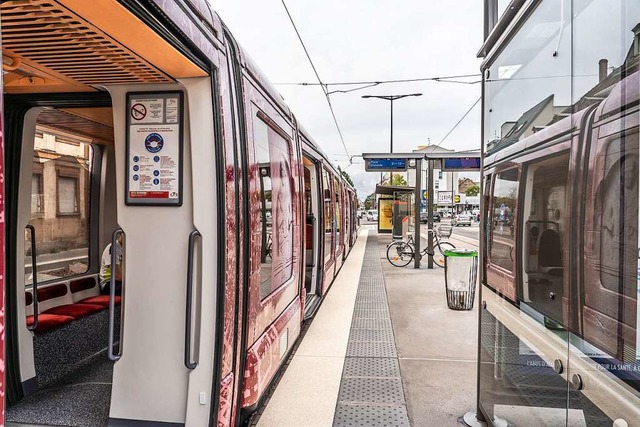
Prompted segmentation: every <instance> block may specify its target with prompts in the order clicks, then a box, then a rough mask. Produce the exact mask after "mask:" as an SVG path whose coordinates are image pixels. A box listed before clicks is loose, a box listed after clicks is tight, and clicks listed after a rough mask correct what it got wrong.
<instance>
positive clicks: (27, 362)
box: [7, 107, 46, 384]
mask: <svg viewBox="0 0 640 427" xmlns="http://www.w3.org/2000/svg"><path fill="white" fill-rule="evenodd" d="M45 110H46V108H42V107H34V108H32V109H30V110H29V111H28V112H27V114H25V117H24V121H23V123H22V145H21V148H20V149H21V153H20V175H19V184H18V206H17V222H18V226H17V228H16V233H17V236H16V237H17V238H16V246H15V248H7V251H12V250H13V249H15V254H16V256H15V257H14V262H15V263H16V283H15V285H16V295H17V299H18V301H17V304H16V308H17V312H16V321H17V323H18V325H17V329H18V348H19V349H20V350H19V358H20V381H21V382H22V384H25V382H27V381H28V380H31V379H35V377H36V368H35V360H34V355H33V339H34V335H33V332H30V331H29V330H28V329H27V323H26V316H27V314H33V305H32V306H31V308H30V312H29V313H27V307H26V300H25V297H26V291H25V274H24V254H25V246H26V243H25V228H26V226H27V224H29V223H30V221H31V176H32V174H33V150H34V146H35V136H36V122H37V120H38V116H39V115H40V113H41V112H43V111H45ZM7 208H9V207H7ZM38 231H40V230H36V233H37V232H38Z"/></svg>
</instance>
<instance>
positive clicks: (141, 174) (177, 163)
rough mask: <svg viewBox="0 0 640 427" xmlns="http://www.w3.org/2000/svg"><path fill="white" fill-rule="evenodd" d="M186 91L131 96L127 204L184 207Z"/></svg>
mask: <svg viewBox="0 0 640 427" xmlns="http://www.w3.org/2000/svg"><path fill="white" fill-rule="evenodd" d="M182 110H183V103H182V92H153V93H152V92H149V93H128V94H127V180H126V183H127V188H126V200H125V202H126V204H127V205H155V206H157V205H170V206H180V205H182V146H183V140H182V139H183V138H182V135H183V133H182V126H183V123H182Z"/></svg>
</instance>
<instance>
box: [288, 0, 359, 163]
mask: <svg viewBox="0 0 640 427" xmlns="http://www.w3.org/2000/svg"><path fill="white" fill-rule="evenodd" d="M282 6H284V10H285V11H286V12H287V16H288V17H289V21H291V25H292V26H293V29H294V31H295V32H296V35H297V36H298V40H300V44H301V45H302V49H304V53H305V55H307V59H308V60H309V63H310V64H311V68H312V69H313V72H314V74H315V75H316V78H317V79H318V83H316V84H315V85H319V86H320V87H321V88H322V91H323V92H324V96H325V99H326V100H327V104H329V110H330V111H331V117H333V123H335V125H336V129H337V130H338V135H339V136H340V141H341V142H342V146H343V147H344V152H345V153H347V156H349V150H348V149H347V144H345V142H344V137H343V136H342V131H341V130H340V125H338V119H337V118H336V113H335V111H334V110H333V105H331V99H330V98H329V90H328V88H327V85H326V84H324V83H323V82H322V79H321V78H320V75H319V74H318V70H317V69H316V66H315V65H314V64H313V61H312V60H311V55H309V51H308V50H307V46H306V45H305V44H304V41H303V40H302V37H301V36H300V32H299V31H298V27H296V23H295V22H294V20H293V17H292V16H291V13H289V9H288V8H287V5H286V3H285V2H284V0H282Z"/></svg>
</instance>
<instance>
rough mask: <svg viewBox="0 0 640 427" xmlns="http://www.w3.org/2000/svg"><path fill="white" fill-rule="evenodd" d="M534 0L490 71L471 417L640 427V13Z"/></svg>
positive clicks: (625, 6)
mask: <svg viewBox="0 0 640 427" xmlns="http://www.w3.org/2000/svg"><path fill="white" fill-rule="evenodd" d="M521 3H523V2H521ZM535 3H536V4H535V5H531V4H527V5H524V4H523V5H522V9H521V10H520V11H508V12H505V16H507V19H513V21H512V25H514V27H512V28H517V30H514V32H512V33H511V34H510V35H508V36H505V37H508V38H510V40H509V43H507V44H506V45H502V46H500V47H497V46H496V47H491V48H487V50H486V53H487V55H486V58H487V59H486V60H485V64H483V71H484V72H485V82H484V90H485V96H486V97H487V99H486V101H485V102H486V104H485V109H484V117H485V121H484V124H485V147H484V149H485V157H484V165H483V184H484V197H483V225H482V230H481V243H482V251H483V260H482V261H483V262H482V275H481V276H482V285H483V286H482V291H481V309H480V326H479V352H478V355H479V365H478V366H479V372H478V407H479V412H480V416H481V417H483V418H485V419H486V420H487V421H488V422H489V424H490V425H506V423H509V424H510V425H511V424H513V425H518V426H529V425H530V426H543V425H545V426H560V425H571V426H574V425H584V426H605V425H606V426H611V425H614V426H638V425H640V327H639V326H640V324H639V323H638V322H639V320H640V311H639V310H640V305H639V304H638V297H639V296H640V261H639V260H640V253H639V252H638V250H639V249H638V248H639V246H640V245H639V239H638V235H639V232H640V227H639V224H640V216H639V214H638V212H639V203H640V200H639V191H640V187H639V183H638V179H639V178H638V177H639V171H640V169H639V166H640V157H639V156H640V149H639V137H638V131H639V124H640V123H639V120H640V109H639V105H640V66H639V64H640V24H639V23H640V5H639V4H638V3H637V2H633V1H625V0H616V1H608V2H602V1H598V0H593V1H584V2H573V4H572V5H571V4H569V3H570V2H549V1H543V2H535ZM559 3H562V4H563V5H562V7H564V9H563V10H560V7H561V5H560V4H559ZM512 9H513V8H512ZM556 12H562V13H557V14H556ZM509 14H511V16H509ZM518 14H521V15H518ZM558 17H560V18H558ZM516 22H517V24H516ZM499 25H500V24H498V26H499ZM543 25H546V27H545V28H547V29H548V30H549V32H548V33H547V34H546V35H545V36H540V35H538V36H536V35H535V34H534V32H535V30H534V29H536V28H537V29H538V30H539V29H541V28H542V26H543ZM496 28H497V27H496ZM504 28H506V27H504ZM563 28H565V29H566V31H567V33H565V35H566V34H569V33H571V34H573V38H570V37H569V39H568V40H564V41H563V40H560V39H558V37H561V35H560V36H558V33H559V32H562V31H563ZM498 31H500V30H498ZM531 31H534V32H531ZM587 33H589V34H592V35H593V36H594V37H592V38H588V40H589V41H588V42H585V43H583V40H582V39H581V37H585V35H586V34H587ZM536 37H537V38H536ZM489 43H491V41H489ZM525 43H526V44H527V46H528V49H530V50H529V51H527V52H526V53H523V52H524V51H523V50H522V48H523V46H524V45H525ZM549 46H550V47H552V48H554V47H555V49H556V51H555V53H554V54H553V55H551V54H549V55H545V53H549V52H553V50H551V51H549V50H548V49H546V47H549ZM485 48H486V46H485ZM491 52H495V54H492V53H491ZM527 55H530V56H527ZM516 57H517V58H518V59H517V61H515V60H514V58H516ZM563 57H564V58H565V59H564V60H563V59H562V58H563ZM558 58H559V59H558ZM567 58H569V59H567ZM514 63H517V64H518V65H513V64H514ZM507 64H511V65H507ZM517 91H519V93H520V95H521V99H516V98H513V97H512V95H513V94H515V93H516V92H517ZM545 91H548V92H546V93H547V95H545ZM507 99H509V101H507ZM522 99H524V100H526V101H524V102H521V100H522ZM531 101H533V102H531ZM507 102H509V103H510V104H509V105H510V106H511V110H510V111H509V109H508V108H507V109H505V107H506V106H507V105H508V104H507ZM526 102H529V104H526ZM514 113H516V114H515V115H514ZM509 115H510V117H509ZM518 116H519V117H518Z"/></svg>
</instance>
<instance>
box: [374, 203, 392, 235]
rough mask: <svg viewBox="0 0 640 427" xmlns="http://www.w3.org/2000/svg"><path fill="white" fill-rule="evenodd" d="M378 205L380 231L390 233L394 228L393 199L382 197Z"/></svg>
mask: <svg viewBox="0 0 640 427" xmlns="http://www.w3.org/2000/svg"><path fill="white" fill-rule="evenodd" d="M378 206H379V209H380V212H379V213H378V231H381V232H387V233H390V232H391V230H393V199H380V200H379V201H378Z"/></svg>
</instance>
